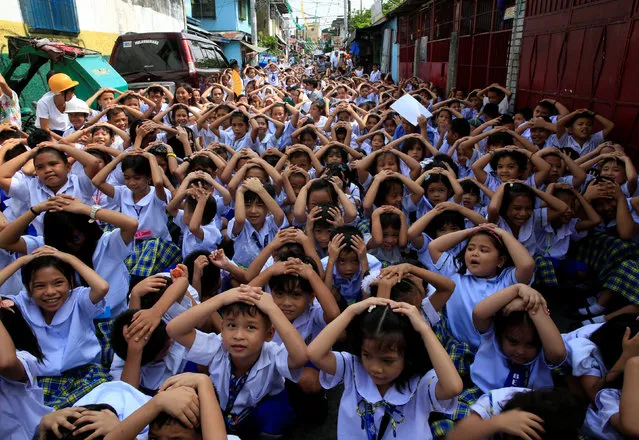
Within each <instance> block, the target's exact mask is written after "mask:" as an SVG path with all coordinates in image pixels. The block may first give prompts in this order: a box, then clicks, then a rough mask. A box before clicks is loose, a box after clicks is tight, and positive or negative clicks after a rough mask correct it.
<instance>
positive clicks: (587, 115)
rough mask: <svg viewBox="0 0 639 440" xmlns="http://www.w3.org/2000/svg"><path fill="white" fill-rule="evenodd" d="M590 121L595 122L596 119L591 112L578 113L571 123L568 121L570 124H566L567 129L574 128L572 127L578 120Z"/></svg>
mask: <svg viewBox="0 0 639 440" xmlns="http://www.w3.org/2000/svg"><path fill="white" fill-rule="evenodd" d="M582 118H583V119H588V120H590V121H594V120H595V117H594V116H593V115H592V113H590V112H581V113H577V114H576V115H575V116H573V117H572V118H571V119H570V121H568V124H566V126H567V127H572V125H573V124H574V123H575V122H577V119H582Z"/></svg>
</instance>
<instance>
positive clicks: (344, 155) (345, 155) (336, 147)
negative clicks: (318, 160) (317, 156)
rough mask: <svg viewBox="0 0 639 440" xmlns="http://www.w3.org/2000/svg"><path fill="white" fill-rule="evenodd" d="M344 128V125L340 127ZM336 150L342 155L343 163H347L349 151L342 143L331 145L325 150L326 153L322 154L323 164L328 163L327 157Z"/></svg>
mask: <svg viewBox="0 0 639 440" xmlns="http://www.w3.org/2000/svg"><path fill="white" fill-rule="evenodd" d="M340 128H342V127H340ZM334 152H338V153H339V155H340V158H341V159H342V163H347V162H348V153H347V152H346V150H345V149H344V148H343V147H341V146H340V145H332V146H330V147H328V148H327V149H326V151H325V152H324V155H323V156H322V164H323V165H325V163H326V157H327V156H328V155H329V154H331V153H334Z"/></svg>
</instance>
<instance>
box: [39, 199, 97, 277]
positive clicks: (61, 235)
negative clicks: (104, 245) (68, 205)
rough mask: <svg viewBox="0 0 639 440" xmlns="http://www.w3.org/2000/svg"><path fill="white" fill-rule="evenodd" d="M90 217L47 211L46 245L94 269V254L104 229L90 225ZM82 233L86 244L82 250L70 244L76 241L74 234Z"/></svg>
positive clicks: (45, 219)
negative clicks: (73, 256) (75, 257)
mask: <svg viewBox="0 0 639 440" xmlns="http://www.w3.org/2000/svg"><path fill="white" fill-rule="evenodd" d="M89 220H90V218H89V216H88V215H84V214H76V213H73V212H64V211H47V212H46V213H45V214H44V226H43V233H44V244H46V245H47V246H53V247H54V248H56V249H58V250H59V251H61V252H66V253H69V254H74V255H75V256H77V257H78V258H79V259H80V260H81V261H82V262H83V263H84V264H86V265H87V266H89V267H90V268H92V269H93V253H94V252H95V248H96V247H97V245H98V241H99V240H100V238H101V237H102V229H100V226H98V224H97V223H95V222H94V223H89ZM75 232H80V233H81V234H82V235H83V236H84V242H83V243H82V246H81V247H80V249H75V248H72V247H71V246H70V245H69V244H70V243H72V242H73V241H74V238H75V237H74V233H75Z"/></svg>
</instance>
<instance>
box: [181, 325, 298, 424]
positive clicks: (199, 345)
mask: <svg viewBox="0 0 639 440" xmlns="http://www.w3.org/2000/svg"><path fill="white" fill-rule="evenodd" d="M195 332H196V335H195V340H194V341H193V345H192V346H191V349H190V350H189V351H188V353H187V355H186V358H187V360H189V361H191V362H195V363H196V364H198V365H206V366H208V368H209V376H210V377H211V381H213V385H215V389H216V391H217V395H218V399H219V401H220V408H222V410H223V411H224V409H225V408H226V404H227V403H228V399H229V394H228V393H229V383H230V379H231V369H232V366H231V357H230V355H229V352H228V351H226V349H225V348H224V345H223V344H222V337H221V336H220V335H218V334H215V333H208V334H207V333H202V332H201V331H199V330H196V331H195ZM301 375H302V368H298V369H295V370H291V369H290V368H289V367H288V352H287V351H286V347H285V346H284V344H278V343H275V342H265V343H264V345H262V352H261V353H260V357H259V358H258V359H257V361H256V362H255V364H253V366H252V367H251V369H250V371H249V374H248V377H247V379H246V382H245V383H244V386H243V387H242V389H241V390H240V392H239V394H238V396H237V398H236V400H235V404H234V405H233V408H232V409H231V413H232V414H235V415H239V414H241V413H242V412H243V411H244V410H247V409H250V408H255V407H256V406H257V405H258V404H259V403H260V401H261V400H262V399H264V398H265V397H266V396H275V395H277V394H279V393H281V392H282V391H283V390H284V380H285V379H288V380H291V381H293V382H297V381H298V380H299V379H300V377H301Z"/></svg>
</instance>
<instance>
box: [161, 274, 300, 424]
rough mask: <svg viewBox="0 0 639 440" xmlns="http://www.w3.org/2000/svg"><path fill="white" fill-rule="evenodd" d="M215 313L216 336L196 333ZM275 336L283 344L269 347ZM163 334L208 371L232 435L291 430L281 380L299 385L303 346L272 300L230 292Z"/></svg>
mask: <svg viewBox="0 0 639 440" xmlns="http://www.w3.org/2000/svg"><path fill="white" fill-rule="evenodd" d="M218 310H219V311H220V312H221V314H222V330H221V332H220V334H219V335H218V334H205V333H201V332H200V331H198V330H196V327H197V326H198V325H200V324H201V323H202V322H203V321H204V320H205V319H207V318H208V317H209V316H210V315H211V314H212V313H214V312H217V311H218ZM275 331H277V332H278V334H279V336H280V338H281V339H282V342H283V344H277V343H274V342H270V341H271V339H272V338H273V335H274V332H275ZM167 332H168V334H169V336H171V337H172V338H174V339H175V340H176V341H177V342H179V343H180V344H182V345H183V346H185V347H186V348H187V349H188V350H189V352H188V355H187V358H188V360H190V361H193V362H195V363H197V364H200V365H206V366H208V368H209V375H210V377H211V380H212V381H213V384H214V386H215V389H216V390H217V393H218V396H219V401H220V407H221V408H223V415H224V419H225V423H226V426H227V428H228V429H229V430H230V431H231V432H237V433H242V432H244V433H246V434H248V435H259V434H260V433H267V434H271V435H277V434H281V433H282V431H283V430H284V429H285V428H286V427H287V426H288V425H289V424H290V422H291V421H292V410H291V409H290V407H289V404H288V399H287V398H286V396H285V394H284V395H283V394H282V392H283V390H284V379H288V380H291V381H294V382H295V381H297V380H299V377H300V375H301V372H302V367H303V366H304V365H305V364H306V362H307V360H308V358H307V356H306V344H304V340H303V339H302V336H301V335H300V334H299V333H298V332H297V330H295V327H294V326H293V325H292V324H291V322H290V321H289V320H288V319H287V317H286V315H284V313H283V312H282V311H281V310H280V308H279V307H278V306H277V305H276V304H275V302H274V301H273V298H272V297H271V295H269V294H267V293H264V292H262V290H261V289H260V288H258V287H249V286H241V287H239V288H235V289H231V290H228V291H226V292H224V293H221V294H219V295H217V296H215V297H213V298H211V299H209V300H207V301H205V302H204V303H202V304H200V305H198V306H195V307H193V308H192V309H190V310H188V311H186V312H184V313H182V314H181V315H180V316H178V317H177V318H175V319H173V320H172V321H171V322H170V323H169V324H168V326H167ZM240 436H242V434H240Z"/></svg>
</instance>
